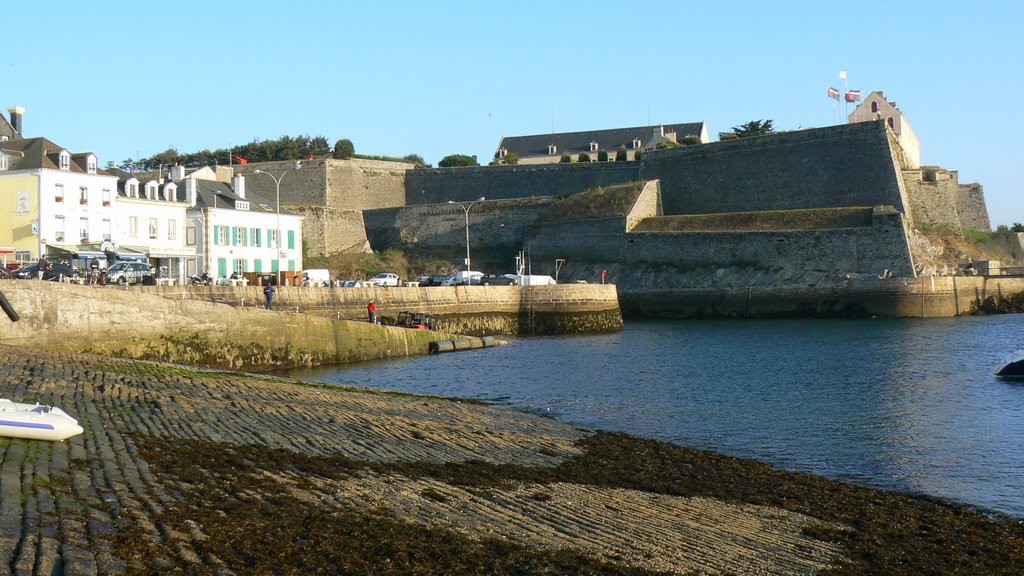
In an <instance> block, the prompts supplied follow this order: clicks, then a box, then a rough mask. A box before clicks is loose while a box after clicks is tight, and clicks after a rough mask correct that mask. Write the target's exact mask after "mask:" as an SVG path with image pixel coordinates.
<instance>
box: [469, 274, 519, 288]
mask: <svg viewBox="0 0 1024 576" xmlns="http://www.w3.org/2000/svg"><path fill="white" fill-rule="evenodd" d="M473 283H474V284H479V285H481V286H514V285H515V283H516V278H515V276H512V275H511V274H484V275H483V276H481V277H479V278H475V279H473Z"/></svg>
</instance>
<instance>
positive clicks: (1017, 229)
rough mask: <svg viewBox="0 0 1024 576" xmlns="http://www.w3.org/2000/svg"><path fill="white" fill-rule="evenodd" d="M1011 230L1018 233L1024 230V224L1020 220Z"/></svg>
mask: <svg viewBox="0 0 1024 576" xmlns="http://www.w3.org/2000/svg"><path fill="white" fill-rule="evenodd" d="M1010 232H1016V233H1018V234H1019V233H1021V232H1024V224H1021V223H1020V222H1014V223H1013V226H1010Z"/></svg>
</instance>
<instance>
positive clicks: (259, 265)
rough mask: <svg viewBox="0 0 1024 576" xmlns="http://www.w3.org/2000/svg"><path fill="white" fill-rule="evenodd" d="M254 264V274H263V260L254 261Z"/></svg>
mask: <svg viewBox="0 0 1024 576" xmlns="http://www.w3.org/2000/svg"><path fill="white" fill-rule="evenodd" d="M252 263H253V266H254V270H253V271H254V272H256V273H257V274H259V273H260V272H263V258H257V259H255V260H253V261H252Z"/></svg>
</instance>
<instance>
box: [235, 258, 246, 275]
mask: <svg viewBox="0 0 1024 576" xmlns="http://www.w3.org/2000/svg"><path fill="white" fill-rule="evenodd" d="M246 264H248V261H246V260H235V263H234V268H235V273H236V274H241V273H242V272H246V270H247V268H248V266H246Z"/></svg>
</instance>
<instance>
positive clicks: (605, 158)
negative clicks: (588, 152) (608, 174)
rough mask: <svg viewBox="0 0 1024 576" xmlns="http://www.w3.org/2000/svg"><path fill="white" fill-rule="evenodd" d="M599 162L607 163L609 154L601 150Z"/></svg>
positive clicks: (598, 154) (598, 155) (598, 157)
mask: <svg viewBox="0 0 1024 576" xmlns="http://www.w3.org/2000/svg"><path fill="white" fill-rule="evenodd" d="M597 161H598V162H607V161H608V153H607V152H605V151H604V150H599V151H598V152H597Z"/></svg>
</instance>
